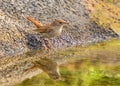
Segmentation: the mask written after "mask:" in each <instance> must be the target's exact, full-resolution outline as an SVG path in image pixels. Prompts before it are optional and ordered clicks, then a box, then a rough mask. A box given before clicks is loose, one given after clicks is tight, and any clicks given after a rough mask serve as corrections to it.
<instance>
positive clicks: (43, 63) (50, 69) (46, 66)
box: [25, 58, 62, 80]
mask: <svg viewBox="0 0 120 86" xmlns="http://www.w3.org/2000/svg"><path fill="white" fill-rule="evenodd" d="M32 63H33V64H34V65H33V66H32V67H30V68H29V69H26V70H25V71H31V70H34V69H35V70H36V69H42V70H43V71H44V72H45V73H47V74H48V75H49V77H50V78H52V79H54V80H61V79H62V78H61V75H60V71H59V66H58V64H57V63H56V62H55V61H53V60H51V59H48V58H41V59H40V60H37V61H34V62H32Z"/></svg>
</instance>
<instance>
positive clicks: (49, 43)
mask: <svg viewBox="0 0 120 86" xmlns="http://www.w3.org/2000/svg"><path fill="white" fill-rule="evenodd" d="M46 41H47V42H48V47H49V48H50V49H53V50H54V47H53V44H52V43H51V40H50V39H46Z"/></svg>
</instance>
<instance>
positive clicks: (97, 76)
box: [15, 40, 120, 86]
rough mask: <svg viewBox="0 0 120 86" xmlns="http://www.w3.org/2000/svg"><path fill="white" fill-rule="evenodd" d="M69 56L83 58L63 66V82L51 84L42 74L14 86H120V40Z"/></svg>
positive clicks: (85, 49)
mask: <svg viewBox="0 0 120 86" xmlns="http://www.w3.org/2000/svg"><path fill="white" fill-rule="evenodd" d="M69 52H74V54H78V53H80V54H81V56H84V58H81V59H77V60H75V61H69V62H68V63H65V64H62V65H60V74H61V80H52V79H51V78H50V77H49V76H48V75H47V74H46V73H44V72H43V73H40V74H38V75H37V76H34V77H32V78H31V79H26V80H25V81H23V82H22V83H19V84H17V85H15V86H120V40H109V41H107V42H102V43H97V44H94V45H90V46H87V47H76V48H74V49H73V50H69ZM75 52H76V53H75ZM64 53H65V52H64ZM67 53H68V50H67Z"/></svg>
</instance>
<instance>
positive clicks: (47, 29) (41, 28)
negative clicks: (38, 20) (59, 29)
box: [34, 25, 53, 33]
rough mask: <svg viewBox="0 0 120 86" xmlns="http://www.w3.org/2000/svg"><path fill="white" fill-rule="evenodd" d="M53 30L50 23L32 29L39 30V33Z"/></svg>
mask: <svg viewBox="0 0 120 86" xmlns="http://www.w3.org/2000/svg"><path fill="white" fill-rule="evenodd" d="M52 30H53V27H52V26H51V25H45V26H41V27H40V28H37V29H35V30H34V31H36V32H40V33H49V32H51V31H52Z"/></svg>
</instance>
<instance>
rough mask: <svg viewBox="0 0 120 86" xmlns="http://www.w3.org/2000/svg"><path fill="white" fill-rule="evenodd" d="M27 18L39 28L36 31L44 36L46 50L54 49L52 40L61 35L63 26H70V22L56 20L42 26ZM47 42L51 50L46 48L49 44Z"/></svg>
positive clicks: (43, 42)
mask: <svg viewBox="0 0 120 86" xmlns="http://www.w3.org/2000/svg"><path fill="white" fill-rule="evenodd" d="M26 18H27V19H28V20H29V21H31V22H32V23H33V24H34V25H35V26H36V27H37V29H35V30H34V31H35V32H38V33H41V34H42V37H43V40H42V45H43V47H44V48H45V49H49V48H54V47H53V45H52V44H51V42H50V39H52V38H55V37H57V36H59V35H61V33H62V30H63V26H64V25H65V24H68V22H67V21H65V20H63V19H55V20H54V21H53V22H52V23H48V24H42V23H40V22H38V21H37V20H35V19H33V18H32V17H30V16H26ZM45 41H47V42H48V47H49V48H48V47H47V46H46V45H47V44H46V43H45Z"/></svg>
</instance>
